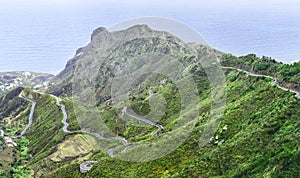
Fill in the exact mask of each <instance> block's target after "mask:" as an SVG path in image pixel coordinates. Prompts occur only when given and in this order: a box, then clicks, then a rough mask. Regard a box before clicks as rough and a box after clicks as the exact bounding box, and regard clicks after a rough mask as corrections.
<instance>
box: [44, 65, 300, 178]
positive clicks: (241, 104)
mask: <svg viewBox="0 0 300 178" xmlns="http://www.w3.org/2000/svg"><path fill="white" fill-rule="evenodd" d="M226 75H227V76H228V78H227V79H228V80H227V81H228V82H227V87H226V89H227V102H228V103H227V107H226V111H225V115H224V118H223V120H222V123H221V125H220V127H219V128H220V129H219V131H218V132H217V133H216V136H218V140H219V142H220V141H221V140H224V143H223V144H222V145H219V146H218V145H217V144H214V143H211V144H208V145H206V146H205V147H199V139H200V135H201V131H202V129H203V124H205V120H206V119H207V117H208V111H207V110H205V109H204V110H202V109H201V110H202V112H201V114H200V115H202V116H203V117H201V118H199V122H198V124H197V126H196V128H195V129H194V131H193V133H192V134H191V136H190V137H189V138H188V139H187V140H186V142H185V143H184V144H183V145H181V146H180V147H178V148H177V149H176V150H175V151H174V152H172V153H171V154H169V155H167V156H165V157H163V158H161V159H158V160H155V161H150V162H146V163H128V162H124V161H120V160H116V159H113V158H109V157H107V156H105V155H103V153H99V154H98V160H99V157H100V158H101V161H99V162H98V164H97V165H96V167H94V168H93V169H92V171H91V172H88V173H86V177H119V176H121V177H199V176H200V177H264V176H270V177H297V175H299V170H300V169H299V168H300V162H299V157H300V154H299V150H298V147H297V145H299V144H300V143H299V133H300V129H299V128H300V127H299V126H300V121H299V118H298V116H299V114H300V113H299V110H298V108H300V102H299V100H297V99H296V98H295V97H294V96H293V94H291V93H289V92H285V91H282V90H281V89H278V88H277V87H274V86H272V85H271V82H270V81H269V80H268V79H265V78H263V77H251V76H247V75H245V74H242V73H239V72H236V71H234V70H227V72H226ZM232 78H235V80H231V79H232ZM166 90H167V89H166ZM209 105H210V102H207V100H202V101H201V102H200V103H199V108H209V107H210V106H209ZM169 124H171V123H169ZM225 125H227V126H228V130H222V128H223V126H225ZM166 127H168V124H167V125H166ZM165 147H168V146H167V145H165ZM66 172H68V176H70V177H81V176H82V173H80V172H79V170H78V165H76V164H71V165H68V166H67V167H64V168H61V169H59V170H58V172H55V175H56V176H60V177H65V176H67V175H66ZM70 172H71V173H70ZM50 177H51V176H50Z"/></svg>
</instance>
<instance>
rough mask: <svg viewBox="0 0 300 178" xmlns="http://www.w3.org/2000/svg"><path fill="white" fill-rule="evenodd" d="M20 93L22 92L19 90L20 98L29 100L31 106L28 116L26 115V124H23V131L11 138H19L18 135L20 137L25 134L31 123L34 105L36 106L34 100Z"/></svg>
mask: <svg viewBox="0 0 300 178" xmlns="http://www.w3.org/2000/svg"><path fill="white" fill-rule="evenodd" d="M22 93H23V92H20V94H19V97H20V98H22V99H25V100H27V101H29V102H31V103H32V106H31V110H30V114H29V117H28V124H27V125H26V126H25V128H24V129H23V131H22V132H21V133H20V134H19V135H17V136H15V137H13V138H20V137H22V136H23V135H25V134H26V132H27V130H28V129H29V127H30V126H31V125H32V120H33V114H34V110H35V107H36V101H34V100H32V99H29V98H26V97H24V96H22Z"/></svg>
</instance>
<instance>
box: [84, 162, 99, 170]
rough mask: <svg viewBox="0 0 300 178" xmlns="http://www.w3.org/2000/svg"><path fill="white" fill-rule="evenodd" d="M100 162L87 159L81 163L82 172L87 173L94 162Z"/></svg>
mask: <svg viewBox="0 0 300 178" xmlns="http://www.w3.org/2000/svg"><path fill="white" fill-rule="evenodd" d="M96 163H98V162H97V161H86V162H84V163H81V164H80V172H82V173H86V172H88V171H90V170H91V169H92V168H93V164H96Z"/></svg>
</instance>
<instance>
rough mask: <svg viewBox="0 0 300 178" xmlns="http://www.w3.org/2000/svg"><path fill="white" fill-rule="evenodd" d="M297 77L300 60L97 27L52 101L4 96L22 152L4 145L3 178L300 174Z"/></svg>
mask: <svg viewBox="0 0 300 178" xmlns="http://www.w3.org/2000/svg"><path fill="white" fill-rule="evenodd" d="M219 62H220V63H221V65H222V66H221V65H218V63H219ZM299 75H300V69H299V67H298V63H296V64H293V65H286V64H281V63H278V62H276V61H275V60H273V59H269V58H258V57H256V56H255V55H248V56H243V57H235V56H233V55H229V54H225V53H222V52H219V51H217V50H215V49H213V48H211V47H209V46H205V45H201V44H193V43H189V44H186V43H184V42H183V41H181V40H180V39H179V38H177V37H175V36H173V35H172V34H169V33H167V32H160V31H155V30H152V29H151V28H149V27H148V26H146V25H137V26H133V27H131V28H129V29H127V30H123V31H117V32H109V31H107V30H106V29H105V28H103V27H101V28H98V29H96V30H95V31H94V32H93V34H92V37H91V42H90V43H89V44H88V45H87V46H86V47H83V48H80V49H79V50H77V52H76V56H75V57H74V58H73V59H71V60H70V61H69V62H68V63H67V65H66V68H65V69H64V70H63V71H62V72H61V73H60V74H58V75H57V76H55V77H54V78H53V79H52V80H51V86H50V87H49V88H48V90H47V93H38V92H36V91H33V90H32V89H30V88H16V89H13V90H11V91H10V92H7V93H5V94H4V95H3V96H1V97H0V101H2V103H1V104H0V112H1V114H2V115H1V117H0V119H1V127H2V130H4V132H5V136H7V137H9V138H12V139H13V140H14V141H15V142H16V144H17V146H13V147H8V146H7V145H5V144H4V147H3V151H1V152H0V157H1V158H3V159H1V160H3V161H2V162H0V163H1V165H2V166H1V167H0V169H1V170H2V172H1V173H0V175H1V176H4V177H27V176H34V177H93V178H94V177H298V176H299V175H300V172H299V170H300V152H299V151H300V150H299V145H300V120H299V115H300V111H299V108H300V100H299V99H298V98H297V97H295V93H293V92H291V91H294V92H296V93H297V92H299V80H298V79H299V78H298V76H299ZM273 78H274V79H275V80H276V81H275V80H273ZM33 103H36V106H35V107H34V114H33V117H32V125H30V127H29V129H28V131H27V132H26V134H25V135H24V136H22V137H19V138H18V137H17V138H16V137H15V135H18V134H19V133H20V132H21V131H22V130H23V129H24V128H25V125H26V124H28V117H29V118H30V112H31V111H30V108H32V107H33V106H34V104H33ZM225 104H226V105H225ZM3 138H4V137H3ZM90 161H96V162H90ZM90 164H93V166H92V167H90V169H87V167H86V165H90ZM83 170H84V171H83ZM83 172H85V173H83Z"/></svg>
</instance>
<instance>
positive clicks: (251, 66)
mask: <svg viewBox="0 0 300 178" xmlns="http://www.w3.org/2000/svg"><path fill="white" fill-rule="evenodd" d="M221 64H222V65H223V66H227V67H236V68H239V69H243V70H246V71H249V72H253V73H257V74H263V75H269V76H276V78H277V82H279V84H281V85H283V86H286V87H287V88H291V89H296V90H297V91H300V75H299V73H300V62H296V63H293V64H283V63H281V62H277V61H275V60H274V59H271V58H268V57H262V58H259V57H257V56H256V55H255V54H249V55H246V56H241V57H235V56H233V55H230V54H226V55H223V56H222V58H221Z"/></svg>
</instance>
